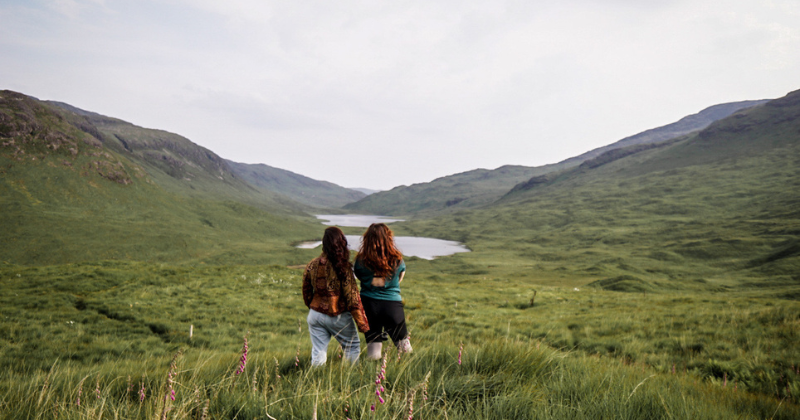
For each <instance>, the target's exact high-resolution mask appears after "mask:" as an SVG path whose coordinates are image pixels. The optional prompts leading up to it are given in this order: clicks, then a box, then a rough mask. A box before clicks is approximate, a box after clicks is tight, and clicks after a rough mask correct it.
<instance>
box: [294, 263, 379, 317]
mask: <svg viewBox="0 0 800 420" xmlns="http://www.w3.org/2000/svg"><path fill="white" fill-rule="evenodd" d="M303 301H304V302H305V304H306V306H307V307H308V308H309V309H313V310H315V311H317V312H320V313H323V314H325V315H329V316H337V315H339V314H341V313H344V312H350V314H352V315H353V319H354V320H355V322H356V326H357V327H358V330H359V331H361V332H367V331H369V323H368V322H367V316H366V315H365V314H364V307H363V306H361V297H360V296H359V293H358V287H357V286H356V279H355V277H354V276H353V273H352V272H349V273H347V278H346V279H345V281H344V282H341V281H339V278H338V277H337V276H336V271H335V270H334V268H333V264H332V263H330V262H329V261H328V258H327V257H326V256H325V255H324V254H323V255H320V256H319V257H317V258H314V259H313V260H311V262H310V263H308V265H307V266H306V271H305V273H303Z"/></svg>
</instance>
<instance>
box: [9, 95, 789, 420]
mask: <svg viewBox="0 0 800 420" xmlns="http://www.w3.org/2000/svg"><path fill="white" fill-rule="evenodd" d="M0 99H2V101H0V137H2V146H0V176H2V178H0V209H1V210H2V211H0V224H1V225H2V226H3V228H2V230H0V419H5V418H8V419H12V418H40V419H49V418H59V419H64V418H67V419H84V418H108V419H111V418H187V419H200V418H208V419H210V418H215V419H216V418H239V419H245V418H306V419H307V418H313V417H314V413H316V417H317V418H342V419H344V418H409V414H411V415H413V416H415V417H416V418H425V419H457V418H463V419H467V418H469V419H472V418H486V419H492V418H498V419H499V418H521V419H525V418H529V419H537V418H548V419H560V418H569V419H574V418H587V419H589V418H631V419H633V418H635V419H642V418H644V419H668V418H670V419H671V418H684V419H690V418H691V419H729V418H739V419H751V418H752V419H764V418H775V419H795V418H798V417H800V406H798V402H797V396H798V395H800V394H799V393H800V348H798V347H797V346H796V343H797V342H798V332H799V331H800V329H799V328H798V327H799V326H800V303H798V297H800V283H798V281H799V280H800V277H798V274H797V273H800V211H798V209H799V208H800V206H799V205H798V204H800V197H799V196H798V194H799V193H800V188H798V187H800V185H798V184H800V141H798V139H799V137H798V136H799V134H798V133H800V126H798V124H800V119H798V118H796V116H797V115H800V93H793V94H790V95H788V96H787V97H786V98H782V99H780V100H777V101H772V102H770V103H768V104H766V105H763V106H760V107H756V108H753V109H750V110H748V111H746V112H742V113H738V114H735V115H734V116H733V117H731V118H726V119H724V120H720V121H717V122H716V123H714V124H712V125H711V126H709V127H708V128H706V129H705V130H703V131H701V132H699V133H695V134H691V135H688V136H686V137H681V138H676V139H673V140H671V141H669V142H666V143H657V144H653V145H647V146H640V145H638V146H637V145H634V146H632V147H625V148H620V149H618V150H615V151H613V152H612V153H607V154H601V155H598V156H596V157H593V158H592V159H591V160H588V161H586V162H585V163H586V164H585V165H578V166H575V167H572V168H568V169H564V168H562V169H561V170H559V171H558V172H549V173H546V174H533V175H530V174H528V175H530V177H527V178H524V177H523V178H522V179H521V180H520V181H518V183H519V185H518V186H517V187H516V188H514V189H513V190H512V188H511V187H512V186H513V185H510V186H508V188H506V189H505V192H507V194H505V195H504V196H502V197H500V196H499V195H497V196H495V198H493V199H491V200H486V197H487V196H483V198H479V196H481V194H483V193H480V192H478V190H480V189H481V188H483V186H486V185H488V184H480V183H479V182H475V181H473V180H474V179H475V178H472V177H473V176H480V174H481V172H480V171H476V172H474V173H471V174H464V176H465V177H466V178H465V179H469V180H470V181H469V182H468V183H467V184H476V185H478V186H476V190H475V191H474V192H475V197H476V198H475V199H476V200H486V201H485V202H483V203H482V204H481V205H479V206H475V207H474V208H472V209H470V210H468V211H467V210H464V209H463V208H466V207H463V208H462V209H461V210H457V209H452V210H448V212H449V213H447V215H446V216H442V217H438V218H430V219H424V218H418V219H415V220H414V221H412V222H406V223H399V224H395V225H393V227H394V230H395V232H396V233H397V234H416V235H421V236H436V237H441V238H445V239H452V240H459V241H462V242H464V243H466V244H467V245H468V246H469V247H470V248H471V249H472V251H473V252H471V253H463V254H457V255H453V256H450V257H445V258H439V259H436V260H433V261H427V260H422V259H418V258H413V257H412V258H408V260H407V261H406V262H407V265H408V276H407V277H406V280H405V281H404V283H403V297H404V300H405V308H406V315H407V322H408V326H409V329H410V332H411V337H412V344H413V345H414V349H415V350H414V352H413V353H412V354H410V355H405V356H403V357H401V358H398V355H397V353H396V352H394V351H393V350H392V349H390V348H388V347H390V346H387V349H388V352H387V357H386V361H385V363H386V367H385V377H381V383H380V386H383V387H384V389H383V390H380V388H378V389H377V390H378V391H380V393H381V395H380V398H382V399H383V400H384V402H383V403H381V402H380V399H379V396H378V395H376V384H375V381H376V378H377V377H378V375H379V374H380V372H381V364H382V362H375V361H366V360H362V361H361V362H359V363H358V364H357V365H355V366H346V365H343V364H342V362H341V361H340V359H339V358H338V353H337V352H338V349H337V348H336V346H331V348H330V355H329V361H330V362H329V363H328V365H327V366H326V367H324V368H321V369H312V368H311V367H310V366H309V359H310V356H309V352H310V343H309V338H308V332H307V329H306V324H305V321H304V318H305V314H306V311H307V309H306V308H305V307H304V306H303V304H302V299H301V297H300V281H301V275H302V268H303V264H304V263H306V262H307V261H309V260H310V259H311V258H313V257H314V256H316V255H317V254H318V252H319V250H303V249H297V248H294V247H293V246H292V245H293V244H294V243H296V242H299V241H302V240H310V239H315V238H319V236H320V235H321V232H322V230H323V227H322V226H321V225H319V224H318V223H316V221H314V220H313V219H312V218H311V217H310V216H308V215H304V214H302V211H301V210H302V209H307V208H308V207H307V206H306V205H303V204H299V203H296V202H290V201H286V202H283V201H280V200H277V201H269V200H266V199H263V198H253V197H254V196H250V195H249V194H251V193H249V192H247V191H248V188H249V187H247V184H244V183H242V184H239V183H238V182H239V180H238V178H235V177H233V178H226V177H228V175H226V174H222V175H220V176H222V178H223V179H222V180H219V179H218V178H216V179H217V181H214V179H215V175H214V171H215V170H218V169H219V168H217V167H213V165H212V166H209V167H207V168H206V167H205V166H203V165H205V164H207V163H209V162H211V163H213V161H214V160H213V159H210V158H209V159H210V160H208V161H205V163H203V160H202V157H201V156H200V155H196V156H195V155H192V154H191V153H189V154H188V155H187V154H184V153H183V152H181V153H178V152H176V150H182V149H181V148H182V147H183V146H181V144H177V145H175V146H174V147H172V146H170V147H172V148H170V147H167V145H169V144H171V143H170V142H169V141H167V140H169V139H168V138H167V137H165V136H160V135H156V134H155V132H153V131H148V132H140V131H137V130H138V128H135V127H134V128H130V127H128V128H125V127H127V126H124V124H121V123H119V122H114V123H113V124H111V123H109V124H111V125H114V124H119V126H118V127H117V128H116V129H114V130H117V131H114V133H116V134H115V136H116V135H119V136H120V137H121V138H122V139H125V143H127V145H128V146H127V148H128V149H130V150H129V151H125V150H126V148H125V147H124V146H113V145H112V142H111V140H110V139H109V136H110V135H111V134H109V133H112V129H111V128H108V127H102V126H103V124H101V123H100V122H98V120H97V118H98V117H97V116H94V117H92V118H94V119H92V118H89V119H86V120H84V121H85V122H86V124H90V125H85V124H84V123H82V122H80V121H79V119H78V118H77V117H78V116H83V117H86V115H83V114H81V113H77V112H75V111H74V110H73V111H70V112H71V113H59V112H53V109H52V108H50V107H49V106H45V105H43V104H41V103H38V102H36V101H33V100H31V99H30V98H27V99H26V97H24V96H14V95H12V94H9V93H6V92H3V93H2V95H0ZM62 109H67V110H68V108H64V107H63V106H62ZM92 127H94V128H92ZM123 128H125V129H126V130H127V129H130V130H132V131H131V133H127V134H126V132H124V130H123ZM95 129H96V131H97V133H94V131H95ZM93 133H94V134H93ZM132 133H139V134H137V135H140V137H137V135H133V134H132ZM148 136H150V137H148ZM114 138H116V139H117V140H119V138H118V137H114ZM120 141H121V140H120ZM159 142H162V143H159ZM120 144H122V143H120ZM137 144H138V146H137ZM154 145H157V148H161V149H164V148H166V152H164V155H167V156H168V157H169V156H172V157H174V158H175V159H176V160H177V159H178V158H179V157H180V158H181V159H186V160H182V161H183V162H190V161H191V162H194V164H195V165H196V166H192V165H189V164H188V163H186V164H185V165H183V166H181V165H177V166H176V167H175V168H173V169H175V171H178V172H175V171H173V172H170V171H171V170H170V169H169V167H172V166H170V165H171V164H169V162H171V161H170V160H169V159H162V160H164V161H166V162H167V166H163V162H156V161H152V160H148V159H145V157H146V156H149V155H148V153H149V152H148V151H152V150H154V149H153V147H155V146H154ZM184 146H186V147H189V146H187V145H186V144H184ZM120 147H121V149H120ZM137 147H138V149H137ZM137 150H138V152H137ZM137 153H138V154H137ZM160 156H163V155H160ZM207 157H208V156H207ZM192 159H195V160H192ZM159 165H161V166H159ZM189 167H191V168H192V169H191V170H189V169H187V168H189ZM198 168H204V169H202V172H203V173H202V174H200V175H197V176H196V177H194V178H192V179H193V181H191V182H190V181H186V180H183V178H181V176H184V175H186V173H184V172H180V171H189V172H191V171H201V169H198ZM506 169H508V171H509V172H508V174H509V175H510V174H511V173H513V172H514V171H515V169H514V168H506ZM176 174H177V175H179V176H177V177H176V176H175V175H176ZM517 175H519V173H517ZM514 176H516V175H514ZM526 176H527V175H526ZM533 176H536V177H537V178H533V179H531V177H533ZM455 178H458V176H454V179H455ZM218 181H219V182H218ZM486 182H487V183H490V182H493V181H491V177H487V181H486ZM467 184H465V185H464V186H463V188H468V187H469V185H467ZM242 185H243V186H244V187H242ZM480 185H483V186H480ZM191 186H194V188H195V189H194V190H193V189H192V188H191ZM240 187H241V188H240ZM452 188H453V190H454V191H456V190H458V188H461V187H456V186H455V185H453V186H452ZM488 190H491V188H489V189H487V191H488ZM252 191H257V190H255V189H253V190H252ZM464 191H466V190H464ZM492 194H496V191H495V192H494V193H492ZM248 197H249V198H248ZM442 199H444V197H442ZM259 200H261V201H259ZM281 200H283V199H281ZM287 200H288V199H287ZM445 204H446V203H445ZM437 205H438V204H437ZM464 206H467V204H464ZM450 207H458V206H457V205H451V206H450ZM270 209H273V210H270ZM431 214H432V213H431ZM345 231H346V233H349V234H357V233H360V232H361V229H359V228H347V229H345ZM245 352H246V357H243V356H244V355H243V353H245ZM240 370H241V372H239V371H240ZM237 372H239V373H238V374H237ZM173 391H174V394H173ZM173 396H174V400H173V399H172V397H173ZM79 401H80V403H79ZM412 404H413V411H412ZM373 405H374V406H375V411H374V412H373V411H372V410H371V407H372V406H373Z"/></svg>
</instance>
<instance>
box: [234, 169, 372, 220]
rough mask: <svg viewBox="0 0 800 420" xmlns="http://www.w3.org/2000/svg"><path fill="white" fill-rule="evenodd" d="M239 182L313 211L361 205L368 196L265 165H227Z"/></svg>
mask: <svg viewBox="0 0 800 420" xmlns="http://www.w3.org/2000/svg"><path fill="white" fill-rule="evenodd" d="M226 163H227V164H228V166H229V167H230V168H231V170H232V171H233V173H235V174H236V175H237V176H238V177H239V178H241V179H243V180H245V181H246V182H248V183H250V184H251V185H253V186H255V187H257V188H260V189H263V190H266V191H274V192H278V193H281V194H284V195H286V196H288V197H289V198H291V199H293V200H295V201H298V202H300V203H303V204H306V205H308V206H312V207H322V208H339V207H342V206H344V205H345V204H348V203H352V202H354V201H358V200H359V199H361V198H364V197H365V196H366V194H364V193H363V192H360V191H356V190H351V189H349V188H344V187H340V186H338V185H336V184H332V183H330V182H326V181H317V180H315V179H311V178H309V177H307V176H303V175H300V174H296V173H294V172H290V171H287V170H283V169H278V168H273V167H271V166H267V165H264V164H256V165H253V164H246V163H236V162H231V161H226Z"/></svg>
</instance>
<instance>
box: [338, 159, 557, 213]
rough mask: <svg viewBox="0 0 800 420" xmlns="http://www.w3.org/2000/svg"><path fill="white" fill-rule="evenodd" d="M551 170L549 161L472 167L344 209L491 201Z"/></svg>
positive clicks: (441, 207)
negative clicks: (489, 167) (490, 168)
mask: <svg viewBox="0 0 800 420" xmlns="http://www.w3.org/2000/svg"><path fill="white" fill-rule="evenodd" d="M552 170H553V165H547V166H542V167H538V168H531V167H526V166H512V165H507V166H502V167H500V168H497V169H494V170H487V169H475V170H472V171H468V172H463V173H460V174H455V175H449V176H446V177H442V178H437V179H435V180H433V181H431V182H425V183H420V184H414V185H411V186H399V187H395V188H393V189H391V190H389V191H382V192H378V193H375V194H372V195H369V196H367V197H365V198H363V199H361V200H360V201H357V202H355V203H350V204H347V205H345V206H344V209H345V210H350V211H354V212H360V213H371V214H381V215H387V216H397V215H409V214H416V215H420V216H426V215H430V214H435V213H451V212H454V211H457V210H461V209H465V208H473V207H478V206H481V205H486V204H489V203H492V202H494V201H495V200H497V199H498V198H500V197H501V196H502V195H503V194H504V193H505V192H507V191H508V190H509V189H510V188H511V187H513V186H514V185H516V184H517V183H519V182H522V181H524V180H527V179H529V178H530V177H532V176H536V175H539V174H544V173H547V172H549V171H552Z"/></svg>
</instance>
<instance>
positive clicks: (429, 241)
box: [297, 214, 470, 260]
mask: <svg viewBox="0 0 800 420" xmlns="http://www.w3.org/2000/svg"><path fill="white" fill-rule="evenodd" d="M317 218H318V219H320V220H325V221H324V222H322V224H324V225H328V226H351V227H369V225H371V224H372V223H391V222H402V221H403V220H402V219H393V218H390V217H385V216H370V215H362V214H320V215H317ZM345 237H346V238H347V244H348V247H349V248H350V249H352V250H358V247H359V246H360V245H361V236H360V235H345ZM394 242H395V244H397V247H398V248H400V252H402V253H403V255H405V256H409V257H412V256H413V257H419V258H423V259H426V260H432V259H434V258H436V257H443V256H445V255H452V254H456V253H459V252H470V250H469V248H467V247H466V246H464V245H463V244H461V243H459V242H456V241H446V240H444V239H436V238H424V237H420V236H395V237H394ZM320 245H322V241H315V242H303V243H301V244H299V245H297V247H298V248H304V249H313V248H316V247H318V246H320Z"/></svg>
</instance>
